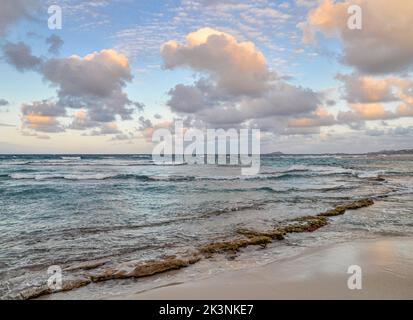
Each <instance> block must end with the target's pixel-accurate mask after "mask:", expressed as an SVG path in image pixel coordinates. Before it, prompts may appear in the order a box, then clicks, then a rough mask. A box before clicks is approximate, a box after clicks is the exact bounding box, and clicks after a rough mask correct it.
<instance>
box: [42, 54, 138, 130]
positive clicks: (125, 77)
mask: <svg viewBox="0 0 413 320" xmlns="http://www.w3.org/2000/svg"><path fill="white" fill-rule="evenodd" d="M42 74H43V75H44V78H45V79H46V80H48V81H50V82H51V83H52V84H53V85H55V86H57V88H58V96H59V103H60V104H61V105H63V106H65V107H68V108H73V109H85V110H87V117H88V119H87V121H83V122H82V123H79V119H76V118H75V123H74V124H73V125H72V126H71V127H72V128H78V129H80V128H86V127H87V125H88V126H90V127H94V126H95V124H96V123H108V122H113V121H115V120H116V117H117V116H119V117H120V118H121V119H123V120H129V119H131V118H132V114H133V113H134V112H135V111H136V110H140V109H141V108H142V105H141V104H139V103H136V102H133V101H131V100H130V99H129V98H128V95H127V94H126V92H124V87H125V86H126V83H127V82H130V81H131V80H132V74H131V69H130V66H129V62H128V59H127V58H126V56H124V55H122V54H119V53H117V52H116V51H115V50H111V49H108V50H102V51H100V52H94V53H92V54H89V55H86V56H85V57H79V56H71V57H68V58H62V59H50V60H48V61H46V62H45V63H44V64H43V66H42Z"/></svg>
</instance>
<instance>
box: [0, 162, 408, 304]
mask: <svg viewBox="0 0 413 320" xmlns="http://www.w3.org/2000/svg"><path fill="white" fill-rule="evenodd" d="M412 194H413V157H411V156H387V157H385V156H374V157H373V156H371V157H368V156H262V158H261V170H260V174H258V175H256V176H242V175H241V170H240V168H238V167H233V166H232V167H230V166H216V165H180V166H168V165H165V166H161V165H154V164H153V163H152V161H151V158H150V156H147V155H130V156H128V155H125V156H112V155H99V156H92V155H87V156H86V155H71V156H58V155H56V156H53V155H48V156H36V155H33V156H0V214H1V220H0V297H2V298H19V293H21V292H23V291H25V290H27V289H30V288H31V289H33V288H37V287H41V286H43V285H44V284H45V281H46V279H47V277H48V275H47V268H48V267H49V266H51V265H59V266H61V267H62V268H63V269H67V270H70V269H71V267H72V266H76V265H78V264H79V263H83V262H91V261H100V260H102V261H104V267H107V266H111V267H113V266H116V265H117V264H120V263H122V262H126V261H146V260H151V259H158V258H160V257H162V256H165V255H176V254H178V255H179V254H180V253H182V252H188V251H191V250H196V249H197V248H199V247H200V246H202V245H204V244H207V243H210V242H212V241H216V240H221V239H227V238H231V236H234V233H235V231H236V230H237V229H239V228H243V227H248V228H264V229H265V227H267V226H269V225H272V224H274V223H276V222H279V221H284V220H288V219H291V218H294V217H298V216H305V215H313V214H317V213H319V212H321V211H323V210H326V209H329V208H331V207H334V206H336V205H337V204H340V203H342V202H345V201H349V200H355V199H359V198H365V197H373V198H375V199H376V200H377V205H376V206H373V207H372V208H373V209H372V210H371V211H368V212H369V213H368V214H360V215H348V216H347V215H346V216H345V218H342V219H339V220H337V222H336V224H333V227H332V228H333V229H331V228H330V229H331V230H334V232H332V233H331V238H332V240H333V238H337V237H340V234H341V235H343V234H347V235H348V234H354V233H357V232H358V233H360V234H361V235H365V234H367V235H372V234H375V235H387V234H397V235H411V234H413V213H412V209H413V200H412V198H413V197H412ZM375 207H376V209H374V208H375ZM338 234H339V236H337V235H338ZM329 236H330V235H329V234H327V233H326V234H325V237H327V238H328V237H329ZM304 237H305V235H303V239H304ZM324 240H325V239H324ZM314 241H315V240H314ZM257 254H260V253H256V254H255V257H257V256H256V255H257ZM81 272H86V271H82V270H80V271H79V270H76V272H74V271H73V272H70V271H67V272H66V273H67V274H69V275H67V276H68V277H77V276H81Z"/></svg>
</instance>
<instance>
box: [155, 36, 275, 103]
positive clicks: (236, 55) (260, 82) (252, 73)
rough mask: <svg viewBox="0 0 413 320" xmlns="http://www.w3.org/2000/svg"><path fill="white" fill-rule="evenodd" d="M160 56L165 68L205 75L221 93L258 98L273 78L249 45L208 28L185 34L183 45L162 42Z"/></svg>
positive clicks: (260, 56)
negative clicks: (181, 68) (182, 69)
mask: <svg viewBox="0 0 413 320" xmlns="http://www.w3.org/2000/svg"><path fill="white" fill-rule="evenodd" d="M161 55H162V58H163V60H164V63H165V68H167V69H174V68H177V67H190V68H192V69H194V70H197V71H201V72H207V73H209V74H210V75H211V76H212V77H213V78H214V80H215V81H216V82H217V85H218V87H219V88H220V89H221V90H223V91H224V92H226V93H229V94H233V95H240V94H243V95H259V94H261V93H262V92H264V91H265V90H267V89H268V85H269V80H271V79H272V78H274V75H273V74H272V73H271V72H270V71H269V69H268V66H267V63H266V60H265V57H264V55H263V54H262V53H261V52H260V51H258V50H257V49H256V47H255V46H254V44H253V43H252V42H238V41H237V40H236V39H235V37H233V36H232V35H230V34H228V33H225V32H221V31H218V30H214V29H211V28H203V29H199V30H198V31H196V32H193V33H190V34H188V35H187V37H186V44H185V45H181V44H178V43H177V42H176V41H169V42H167V43H165V44H164V45H163V46H162V48H161ZM240 75H242V78H240Z"/></svg>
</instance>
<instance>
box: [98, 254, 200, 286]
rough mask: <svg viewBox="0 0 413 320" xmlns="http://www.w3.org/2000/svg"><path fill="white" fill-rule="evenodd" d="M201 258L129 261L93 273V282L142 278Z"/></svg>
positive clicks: (183, 266)
mask: <svg viewBox="0 0 413 320" xmlns="http://www.w3.org/2000/svg"><path fill="white" fill-rule="evenodd" d="M199 260H201V257H200V256H199V255H193V256H191V257H188V258H175V257H167V258H164V259H161V260H151V261H146V262H128V263H124V264H122V265H120V266H119V267H117V268H114V269H109V270H105V271H104V272H102V273H100V274H97V275H92V276H91V280H92V281H93V282H99V281H105V280H110V279H127V278H142V277H148V276H152V275H155V274H158V273H162V272H166V271H171V270H178V269H181V268H185V267H187V266H189V265H191V264H194V263H196V262H198V261H199Z"/></svg>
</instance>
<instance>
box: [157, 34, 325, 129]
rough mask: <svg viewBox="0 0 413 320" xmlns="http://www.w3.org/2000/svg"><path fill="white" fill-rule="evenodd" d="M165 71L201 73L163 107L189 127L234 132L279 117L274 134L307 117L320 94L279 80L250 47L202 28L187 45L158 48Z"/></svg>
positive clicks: (172, 43) (180, 87) (172, 93)
mask: <svg viewBox="0 0 413 320" xmlns="http://www.w3.org/2000/svg"><path fill="white" fill-rule="evenodd" d="M161 54H162V57H163V59H164V63H165V67H166V68H167V69H174V68H177V67H189V68H191V69H192V70H195V71H198V72H200V73H201V74H202V78H200V79H199V80H197V81H195V82H194V83H193V84H192V85H184V84H178V85H176V86H175V87H174V88H173V89H172V90H170V92H169V95H170V99H169V101H168V102H167V105H168V106H169V107H170V108H171V110H172V111H173V112H175V113H177V114H178V115H180V116H181V117H184V118H185V119H186V120H187V121H189V123H191V125H196V126H201V127H222V128H226V127H238V126H245V125H252V124H253V125H254V126H258V125H264V123H263V121H262V120H260V119H263V118H274V117H278V118H283V121H277V122H274V121H273V122H272V127H271V128H269V127H268V128H267V126H266V125H264V127H265V128H266V129H268V130H270V131H272V132H276V131H278V129H277V128H276V127H277V126H284V127H285V126H286V125H287V121H288V119H289V118H291V117H297V116H300V115H301V116H305V115H311V114H312V113H313V112H315V111H316V110H317V106H318V105H319V104H320V103H321V98H322V97H321V95H319V94H317V93H315V92H313V91H312V90H309V89H305V88H301V87H297V86H294V85H291V84H289V83H286V82H285V81H283V80H282V79H279V78H278V77H277V76H276V74H275V73H274V72H272V71H271V70H270V69H269V67H268V65H267V62H266V60H265V57H264V55H263V54H262V53H261V52H260V51H258V50H257V48H256V47H255V46H254V44H253V43H251V42H239V41H237V39H236V38H235V37H233V36H232V35H229V34H228V33H224V32H221V31H219V30H214V29H210V28H203V29H200V30H198V31H196V32H193V33H190V34H188V35H187V37H186V44H185V45H181V44H178V43H177V42H176V41H169V42H167V43H165V44H164V45H163V46H162V48H161Z"/></svg>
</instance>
